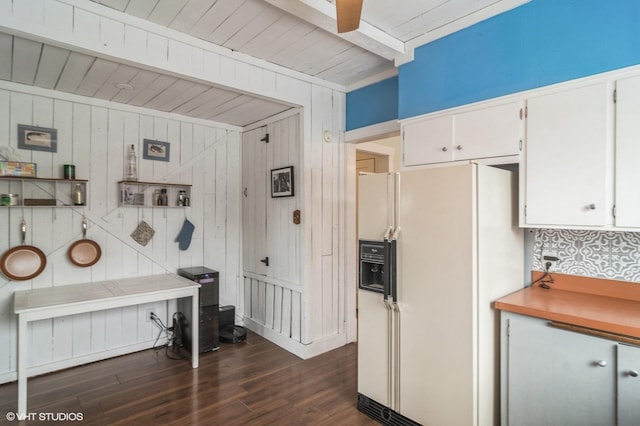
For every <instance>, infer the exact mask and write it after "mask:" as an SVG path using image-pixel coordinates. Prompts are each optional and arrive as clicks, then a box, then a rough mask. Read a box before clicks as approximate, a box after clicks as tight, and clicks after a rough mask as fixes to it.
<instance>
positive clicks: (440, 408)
mask: <svg viewBox="0 0 640 426" xmlns="http://www.w3.org/2000/svg"><path fill="white" fill-rule="evenodd" d="M517 187H518V185H517V176H516V175H514V174H513V173H511V172H509V171H506V170H502V169H498V168H494V167H489V166H481V165H477V164H465V165H456V166H446V167H438V168H430V169H423V170H417V171H407V172H400V173H390V174H366V175H361V176H360V177H359V201H358V207H359V209H358V230H359V231H358V232H359V238H360V240H367V242H365V246H366V247H371V242H382V245H383V246H384V247H385V250H384V257H385V258H386V259H385V262H384V266H382V265H380V266H381V267H380V268H378V266H377V265H374V267H373V268H372V267H371V263H369V262H370V261H371V259H370V258H369V254H368V253H369V251H367V250H368V249H363V250H361V251H360V252H361V253H360V255H359V256H360V258H362V257H366V259H364V261H363V260H360V266H361V268H362V269H363V270H364V272H363V271H361V273H360V275H361V276H362V275H365V276H366V275H367V274H368V275H371V270H374V271H375V272H377V271H378V269H380V270H382V269H384V271H383V272H382V273H381V274H378V275H379V278H378V281H379V283H378V284H377V285H374V286H372V287H366V288H361V285H362V283H360V286H359V289H358V408H359V409H360V411H362V412H364V413H366V414H367V415H369V416H371V417H373V418H376V419H377V420H378V421H380V422H381V423H383V424H394V425H403V424H407V425H411V424H416V423H418V424H425V425H445V426H455V425H460V426H472V425H474V426H475V425H482V426H489V425H497V424H498V423H499V419H500V415H499V401H500V399H499V383H500V382H499V377H498V373H499V370H500V369H499V359H498V356H499V350H498V349H497V348H498V347H499V346H498V344H499V342H498V341H497V339H498V337H499V332H497V329H498V324H499V322H498V315H497V313H496V311H495V310H494V309H493V306H492V302H493V301H494V300H495V299H497V298H499V297H501V296H504V295H506V294H508V293H511V292H513V291H516V290H518V289H520V288H522V287H523V282H524V272H523V267H524V266H523V264H524V255H523V249H524V246H523V231H522V230H521V229H519V228H518V225H517ZM367 244H368V245H367ZM361 245H362V243H361ZM394 245H395V247H393V246H394ZM374 251H376V250H374ZM365 252H366V253H365ZM394 252H395V253H394ZM392 265H394V266H392ZM368 279H371V278H370V277H369V278H368ZM365 284H367V283H365ZM370 290H374V291H370ZM385 294H386V297H385Z"/></svg>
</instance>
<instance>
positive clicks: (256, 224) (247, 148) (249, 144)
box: [242, 127, 269, 275]
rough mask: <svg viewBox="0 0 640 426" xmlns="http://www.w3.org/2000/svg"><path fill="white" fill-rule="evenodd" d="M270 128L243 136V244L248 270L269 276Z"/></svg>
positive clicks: (245, 267) (245, 266) (244, 259)
mask: <svg viewBox="0 0 640 426" xmlns="http://www.w3.org/2000/svg"><path fill="white" fill-rule="evenodd" d="M266 134H267V128H266V127H260V128H258V129H255V130H252V131H249V132H246V133H244V135H243V136H242V196H243V203H242V244H243V262H244V270H245V271H247V272H251V273H254V274H260V275H266V274H267V266H266V264H265V263H264V262H261V261H260V260H262V259H264V258H266V257H267V220H266V215H267V188H268V183H269V180H268V179H267V162H266V154H267V148H268V146H267V144H266V143H265V142H264V141H262V140H261V139H263V138H264V137H265V135H266Z"/></svg>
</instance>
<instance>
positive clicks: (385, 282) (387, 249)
mask: <svg viewBox="0 0 640 426" xmlns="http://www.w3.org/2000/svg"><path fill="white" fill-rule="evenodd" d="M389 256H391V244H390V241H389V240H387V239H386V238H385V239H384V259H385V261H384V265H383V267H382V268H383V269H382V296H383V297H382V298H383V301H384V304H385V305H386V307H387V309H390V308H391V306H390V305H389V302H388V300H389V286H390V284H391V283H390V281H391V265H390V263H389Z"/></svg>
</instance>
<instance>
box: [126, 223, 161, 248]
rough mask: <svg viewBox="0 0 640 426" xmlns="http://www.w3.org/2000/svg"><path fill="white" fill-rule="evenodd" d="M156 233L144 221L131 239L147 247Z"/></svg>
mask: <svg viewBox="0 0 640 426" xmlns="http://www.w3.org/2000/svg"><path fill="white" fill-rule="evenodd" d="M155 233H156V231H154V230H153V228H152V227H151V226H149V224H148V223H147V222H145V221H144V220H143V221H141V222H140V223H139V224H138V226H137V227H136V229H135V230H134V231H133V233H132V234H131V238H133V239H134V240H135V241H136V242H137V243H138V244H140V245H141V246H146V245H147V244H148V243H149V241H150V240H151V238H153V234H155Z"/></svg>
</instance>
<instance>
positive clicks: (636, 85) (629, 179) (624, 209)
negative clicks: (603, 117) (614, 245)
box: [615, 76, 640, 227]
mask: <svg viewBox="0 0 640 426" xmlns="http://www.w3.org/2000/svg"><path fill="white" fill-rule="evenodd" d="M616 90H617V98H618V100H617V103H616V180H615V182H616V191H615V205H616V219H615V222H616V226H627V227H640V185H639V184H638V183H640V167H638V166H639V165H640V117H639V116H638V111H640V76H639V77H631V78H626V79H623V80H619V81H618V82H617V83H616Z"/></svg>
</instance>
